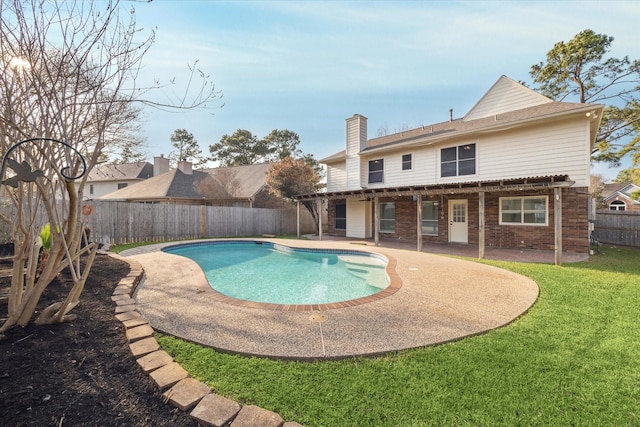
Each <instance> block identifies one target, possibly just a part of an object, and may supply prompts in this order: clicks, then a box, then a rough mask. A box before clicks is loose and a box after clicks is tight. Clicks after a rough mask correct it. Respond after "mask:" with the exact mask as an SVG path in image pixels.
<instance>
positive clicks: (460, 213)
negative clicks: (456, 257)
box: [449, 200, 469, 243]
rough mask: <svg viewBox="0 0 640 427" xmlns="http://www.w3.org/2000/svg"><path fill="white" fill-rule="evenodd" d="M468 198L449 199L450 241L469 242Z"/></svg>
mask: <svg viewBox="0 0 640 427" xmlns="http://www.w3.org/2000/svg"><path fill="white" fill-rule="evenodd" d="M467 217H468V210H467V200H449V241H450V242H456V243H469V222H468V220H467Z"/></svg>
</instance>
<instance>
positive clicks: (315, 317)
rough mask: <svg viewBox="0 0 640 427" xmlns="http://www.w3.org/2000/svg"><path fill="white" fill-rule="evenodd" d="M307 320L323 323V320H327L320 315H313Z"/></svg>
mask: <svg viewBox="0 0 640 427" xmlns="http://www.w3.org/2000/svg"><path fill="white" fill-rule="evenodd" d="M309 320H311V321H312V322H324V321H325V320H327V316H325V315H324V314H320V313H314V314H312V315H311V316H309Z"/></svg>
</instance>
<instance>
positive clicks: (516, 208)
mask: <svg viewBox="0 0 640 427" xmlns="http://www.w3.org/2000/svg"><path fill="white" fill-rule="evenodd" d="M547 205H548V198H547V197H546V196H545V197H540V196H528V197H501V198H500V224H513V225H516V224H522V225H547V224H548V220H547V217H548V215H547V211H548V209H547Z"/></svg>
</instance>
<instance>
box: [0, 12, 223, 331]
mask: <svg viewBox="0 0 640 427" xmlns="http://www.w3.org/2000/svg"><path fill="white" fill-rule="evenodd" d="M122 12H123V11H122V8H121V6H120V4H119V2H118V1H117V0H113V1H106V2H92V1H84V0H78V1H65V2H56V1H47V2H41V1H39V0H27V1H20V0H13V1H12V0H8V1H7V0H3V1H1V2H0V69H1V70H2V73H0V99H1V100H2V102H1V103H0V150H1V151H2V153H3V154H4V156H3V163H2V171H1V174H0V179H1V180H3V181H2V184H4V185H5V186H6V187H5V188H6V189H8V191H7V192H6V193H7V194H8V196H9V198H10V200H11V202H12V204H13V208H14V210H15V212H16V213H15V215H8V214H7V212H0V219H2V220H3V221H4V223H5V225H6V226H7V227H9V228H10V229H11V236H12V240H13V242H14V246H15V253H14V258H13V276H12V282H11V288H10V292H9V303H8V313H7V317H6V320H5V322H4V323H3V324H2V326H0V334H2V333H3V332H4V331H6V330H7V329H8V328H10V327H12V326H14V325H16V324H17V325H21V326H24V325H26V324H27V323H28V322H29V321H30V320H31V318H32V316H33V314H34V312H35V309H36V305H37V303H38V301H39V299H40V296H41V295H42V293H43V292H44V291H45V289H46V288H47V286H48V285H49V284H50V283H51V281H52V280H53V279H54V278H55V277H56V276H57V274H58V273H60V272H61V271H62V270H64V269H68V270H69V271H70V273H71V277H72V279H73V288H72V289H71V290H70V292H69V294H68V296H67V298H66V299H65V300H64V301H61V302H58V303H55V304H53V305H51V306H50V307H48V308H47V309H45V310H44V311H43V313H42V314H41V315H40V317H39V318H38V319H37V321H36V322H37V323H55V322H65V321H69V320H72V319H73V318H74V315H71V314H69V312H70V311H71V310H72V309H73V307H74V306H75V305H77V304H78V303H79V298H80V294H81V292H82V290H83V288H84V284H85V282H86V280H87V277H88V275H89V272H90V269H91V265H92V263H93V260H94V256H95V254H96V250H97V246H96V245H95V244H92V243H90V242H88V241H87V239H86V235H85V234H84V227H83V219H84V215H89V214H90V213H91V208H90V207H89V206H84V207H81V201H82V194H83V189H84V185H85V181H86V179H87V172H89V171H90V169H91V168H92V167H93V166H94V165H95V164H96V162H97V161H98V160H99V159H100V158H101V157H102V156H104V153H105V152H106V151H107V150H108V149H109V148H110V147H113V146H114V145H115V144H117V143H118V140H119V138H121V137H122V135H123V132H125V129H127V127H128V126H132V125H133V123H134V122H135V120H136V119H137V116H138V115H137V114H136V108H134V107H133V105H134V103H136V102H138V103H141V104H147V105H155V106H158V107H166V108H172V107H174V108H198V107H202V106H205V105H206V103H207V102H209V101H211V100H212V99H215V98H216V97H217V96H218V92H216V91H215V88H214V87H213V85H212V84H211V83H210V82H209V81H208V78H207V76H205V75H204V74H202V73H200V77H201V78H202V82H203V83H202V85H201V86H200V87H196V88H195V89H196V93H195V95H194V97H183V100H184V99H193V100H194V101H193V102H192V103H190V104H188V105H186V104H184V102H180V103H178V104H177V105H169V104H166V105H161V104H157V103H152V102H147V101H145V100H144V98H143V96H144V95H145V94H146V93H148V91H150V90H152V89H154V88H159V87H161V85H160V84H157V85H156V86H154V87H151V88H138V87H136V84H135V82H136V76H137V72H138V69H139V67H140V65H141V61H142V59H143V57H144V55H145V53H146V52H147V50H148V49H149V48H150V47H151V45H152V43H153V40H154V33H153V32H152V33H151V34H150V35H148V36H146V38H143V39H142V40H141V41H138V40H137V38H138V37H140V36H141V34H140V32H139V31H138V30H137V29H136V26H135V14H134V11H133V9H131V10H129V11H127V13H122ZM121 13H122V14H121ZM196 72H197V70H195V69H194V68H192V69H191V73H192V75H191V77H193V76H194V75H195V73H196ZM5 175H6V176H7V177H8V178H7V179H5ZM83 236H84V237H83ZM41 253H42V254H41Z"/></svg>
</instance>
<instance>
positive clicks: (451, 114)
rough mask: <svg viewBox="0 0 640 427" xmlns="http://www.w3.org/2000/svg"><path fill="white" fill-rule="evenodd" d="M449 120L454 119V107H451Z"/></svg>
mask: <svg viewBox="0 0 640 427" xmlns="http://www.w3.org/2000/svg"><path fill="white" fill-rule="evenodd" d="M449 121H450V122H452V121H453V108H449Z"/></svg>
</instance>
